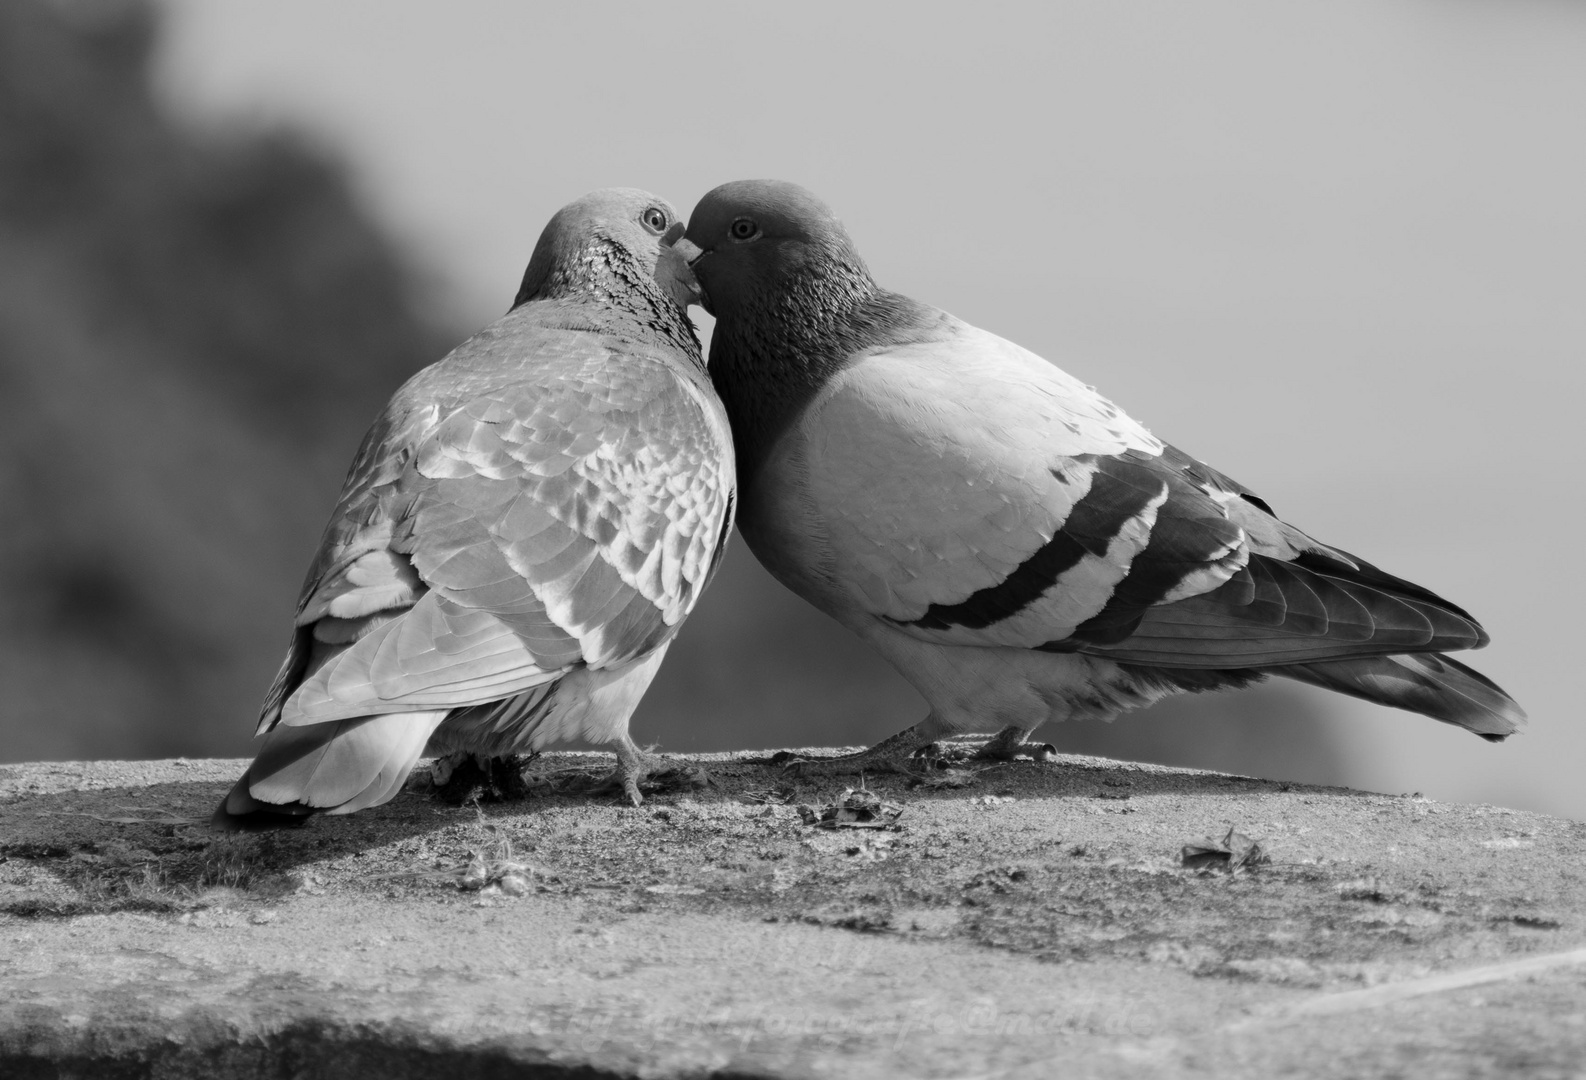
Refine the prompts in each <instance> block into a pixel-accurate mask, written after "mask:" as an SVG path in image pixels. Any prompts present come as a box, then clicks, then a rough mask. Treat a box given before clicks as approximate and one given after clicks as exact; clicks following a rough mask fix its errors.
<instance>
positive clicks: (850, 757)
mask: <svg viewBox="0 0 1586 1080" xmlns="http://www.w3.org/2000/svg"><path fill="white" fill-rule="evenodd" d="M923 727H925V725H924V724H916V725H914V726H913V727H911V728H908V729H906V730H904V731H900V732H898V733H897V734H896V735H893V736H891V737H890V738H886V739H882V740H881V741H880V742H878V743H876V745H874V746H872V747H871V748H870V749H868V750H861V751H859V752H858V753H857V754H839V755H837V756H836V757H824V758H794V759H793V760H791V761H788V762H786V763H785V764H784V765H783V767H784V768H786V769H787V770H788V771H790V772H792V773H794V774H796V775H798V776H843V775H847V774H851V773H862V772H865V773H895V772H907V771H908V762H909V759H910V758H912V757H914V755H915V754H916V753H917V752H919V751H920V750H923V749H925V748H926V747H927V746H930V745H931V744H932V742H933V741H934V740H933V739H931V738H930V736H928V735H926V734H925V733H924V732H922V731H921V729H922V728H923Z"/></svg>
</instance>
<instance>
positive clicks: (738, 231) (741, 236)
mask: <svg viewBox="0 0 1586 1080" xmlns="http://www.w3.org/2000/svg"><path fill="white" fill-rule="evenodd" d="M727 232H728V233H729V234H730V235H731V236H732V238H733V239H734V240H753V239H754V238H755V237H757V236H759V235H760V226H758V225H756V224H755V223H754V222H753V221H750V220H749V219H748V218H746V217H741V218H739V219H738V220H737V221H734V222H733V223H732V225H731V226H729V227H728V229H727Z"/></svg>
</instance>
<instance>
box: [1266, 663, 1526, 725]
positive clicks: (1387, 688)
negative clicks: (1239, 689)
mask: <svg viewBox="0 0 1586 1080" xmlns="http://www.w3.org/2000/svg"><path fill="white" fill-rule="evenodd" d="M1268 671H1269V672H1270V673H1271V674H1273V675H1282V676H1285V677H1287V678H1290V679H1298V680H1299V681H1300V682H1305V683H1310V684H1311V685H1313V686H1320V687H1323V688H1324V689H1327V690H1336V691H1337V692H1338V693H1340V694H1349V695H1350V696H1351V697H1358V698H1364V699H1365V700H1367V701H1373V702H1376V703H1377V704H1379V705H1388V706H1391V707H1393V708H1395V709H1408V710H1409V711H1410V712H1414V713H1420V714H1422V715H1423V716H1430V717H1431V718H1432V719H1434V720H1441V721H1443V722H1444V723H1445V724H1454V725H1456V726H1457V727H1462V728H1464V729H1465V730H1467V731H1472V732H1475V733H1476V734H1477V735H1480V736H1481V737H1482V738H1484V739H1487V740H1489V741H1491V742H1502V741H1503V740H1504V739H1506V738H1507V737H1509V736H1510V735H1513V734H1514V733H1515V731H1517V730H1518V729H1519V728H1520V726H1521V725H1522V724H1524V723H1525V720H1526V717H1525V710H1524V709H1522V708H1520V706H1519V705H1518V704H1517V703H1516V702H1515V700H1514V699H1513V698H1511V697H1510V696H1509V695H1508V694H1506V693H1504V692H1503V690H1502V688H1500V687H1499V686H1498V684H1497V683H1495V682H1493V681H1492V680H1491V679H1489V678H1487V677H1486V676H1485V675H1483V674H1481V672H1479V671H1475V670H1472V669H1471V668H1468V667H1466V666H1465V665H1464V664H1461V663H1459V662H1458V661H1457V660H1450V659H1449V658H1448V657H1446V656H1443V655H1442V654H1440V653H1413V654H1408V655H1405V654H1396V655H1389V656H1366V657H1360V658H1357V659H1352V660H1331V661H1327V662H1323V663H1314V664H1286V665H1284V666H1282V667H1273V668H1269V669H1268Z"/></svg>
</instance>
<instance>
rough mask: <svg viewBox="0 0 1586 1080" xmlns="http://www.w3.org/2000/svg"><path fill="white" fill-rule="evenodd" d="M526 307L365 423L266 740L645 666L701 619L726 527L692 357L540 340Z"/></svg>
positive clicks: (706, 410)
mask: <svg viewBox="0 0 1586 1080" xmlns="http://www.w3.org/2000/svg"><path fill="white" fill-rule="evenodd" d="M534 307H535V305H526V306H525V307H523V308H520V309H518V311H516V312H514V313H513V315H510V316H508V317H507V319H506V320H503V321H502V322H501V323H497V324H496V325H495V326H494V327H492V328H489V329H487V330H486V331H485V332H483V333H481V334H480V335H478V336H477V337H476V338H475V339H472V340H471V341H470V342H468V343H465V344H464V345H463V346H461V347H459V349H458V350H456V351H454V353H453V354H452V355H451V356H449V357H448V358H447V359H446V360H443V361H441V363H440V364H437V365H434V366H433V367H431V368H429V369H426V370H425V371H424V372H421V373H420V374H419V375H418V376H415V378H414V379H413V380H410V382H409V383H408V384H407V386H405V387H404V388H403V389H402V390H401V391H399V392H398V394H397V395H396V397H395V398H393V400H392V403H391V405H390V406H389V407H388V409H387V411H386V414H385V415H384V416H382V418H381V420H380V421H379V422H377V423H376V425H375V426H374V428H372V429H371V431H370V433H369V435H368V436H367V437H366V439H365V442H364V445H363V446H362V447H361V448H360V451H359V454H358V456H357V458H356V459H355V461H354V466H353V469H352V471H351V472H350V473H349V475H348V479H347V482H346V484H345V485H344V487H343V492H342V496H341V499H340V502H339V504H338V507H337V510H336V512H335V514H334V515H333V517H332V520H331V524H330V526H329V527H328V528H327V530H326V534H325V537H324V539H323V541H322V542H321V548H320V552H319V554H318V556H317V557H316V559H315V563H314V566H313V568H312V569H311V571H310V574H309V580H308V582H307V583H306V584H305V586H304V592H303V599H302V601H301V602H300V604H299V612H298V618H297V623H298V627H299V632H298V635H297V636H295V637H294V640H293V646H292V648H291V649H290V650H289V651H288V656H287V661H286V663H284V664H283V666H282V670H281V673H280V674H279V675H278V677H277V680H276V685H275V686H273V687H272V689H271V691H270V694H269V695H268V696H267V699H266V705H265V709H264V714H263V716H262V717H261V725H260V726H261V730H268V729H269V728H270V727H272V726H273V725H274V724H275V723H276V722H277V721H279V722H282V723H285V724H288V725H293V726H296V725H302V724H312V723H319V722H323V721H329V720H334V719H342V718H347V717H353V716H359V715H366V714H368V713H370V712H400V711H424V710H430V709H435V708H438V707H447V708H459V707H468V706H473V705H483V704H487V703H489V702H492V701H495V700H496V699H499V698H501V697H504V696H512V695H517V694H522V693H524V692H526V691H528V690H530V689H532V688H533V687H535V686H538V685H540V684H542V683H544V682H546V681H547V680H550V679H553V678H556V677H557V676H558V675H559V673H561V672H564V671H566V670H568V669H569V668H570V667H572V666H575V665H587V666H590V667H603V666H608V665H613V664H621V663H626V662H628V661H630V660H632V659H634V658H636V657H639V656H642V655H645V654H647V653H649V652H651V651H653V650H654V649H655V648H657V647H658V646H660V645H662V644H664V643H665V641H666V640H668V639H669V637H670V635H671V634H672V633H673V632H674V631H675V629H676V626H677V625H678V623H679V622H680V621H681V619H682V617H683V616H684V615H685V614H686V613H687V612H688V610H689V609H690V608H692V606H693V604H694V602H695V600H696V599H697V597H698V595H699V592H700V590H701V589H702V588H703V587H704V584H705V581H706V579H707V578H708V576H709V574H710V572H711V570H712V569H713V568H714V564H715V558H716V557H717V556H718V555H719V551H716V550H715V549H716V545H717V542H718V539H719V537H720V535H721V530H722V528H723V527H724V526H726V527H730V522H729V520H728V519H729V514H730V510H729V506H730V501H729V500H730V495H731V489H732V484H733V472H732V458H731V444H730V436H729V435H728V433H727V427H726V421H725V416H724V415H723V414H722V411H721V407H720V405H719V403H717V402H716V400H715V398H714V397H713V396H712V395H711V394H710V393H709V391H708V389H707V388H706V387H705V386H704V383H703V376H702V375H697V374H695V373H693V372H692V371H689V370H684V368H685V365H683V364H681V363H678V362H676V361H673V360H671V359H670V358H669V357H666V356H663V355H659V354H654V355H652V354H647V353H645V352H644V351H643V350H642V349H638V350H636V347H635V346H634V344H633V343H632V342H631V341H621V342H617V341H609V342H602V341H601V340H600V339H599V338H597V337H596V335H593V334H590V333H574V332H570V331H564V330H558V331H550V330H546V329H545V328H543V327H535V326H534V325H532V317H533V316H534V315H535V312H534V310H533V309H534ZM514 319H521V320H529V322H527V323H525V325H522V326H519V327H517V328H516V329H514V328H513V327H511V326H507V325H504V324H506V323H509V322H510V321H511V320H514ZM329 619H335V620H337V621H336V622H334V623H328V624H327V626H326V633H325V634H324V635H320V636H319V637H318V638H316V634H315V632H314V628H315V627H316V626H317V625H318V624H319V623H320V622H321V621H322V620H329ZM310 646H312V648H311V647H310Z"/></svg>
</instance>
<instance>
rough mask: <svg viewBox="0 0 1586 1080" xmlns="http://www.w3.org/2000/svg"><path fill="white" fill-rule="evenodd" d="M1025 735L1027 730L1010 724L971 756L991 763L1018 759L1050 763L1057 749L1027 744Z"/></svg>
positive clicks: (1047, 745) (1038, 744)
mask: <svg viewBox="0 0 1586 1080" xmlns="http://www.w3.org/2000/svg"><path fill="white" fill-rule="evenodd" d="M1027 733H1028V731H1027V729H1025V728H1022V727H1019V726H1018V725H1017V724H1010V725H1009V726H1007V727H1005V728H1003V729H1002V730H1001V731H999V732H997V733H996V734H995V735H993V736H992V737H991V739H990V740H989V741H988V742H986V744H985V745H984V746H982V747H981V748H980V749H979V750H977V751H975V753H974V755H973V756H974V757H976V758H981V759H988V758H989V759H990V760H992V761H1017V760H1018V759H1020V758H1030V759H1031V760H1034V761H1051V760H1052V759H1053V758H1055V757H1056V756H1057V747H1055V746H1053V745H1052V744H1051V743H1037V742H1029V741H1027V740H1026V739H1025V735H1026V734H1027Z"/></svg>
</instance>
